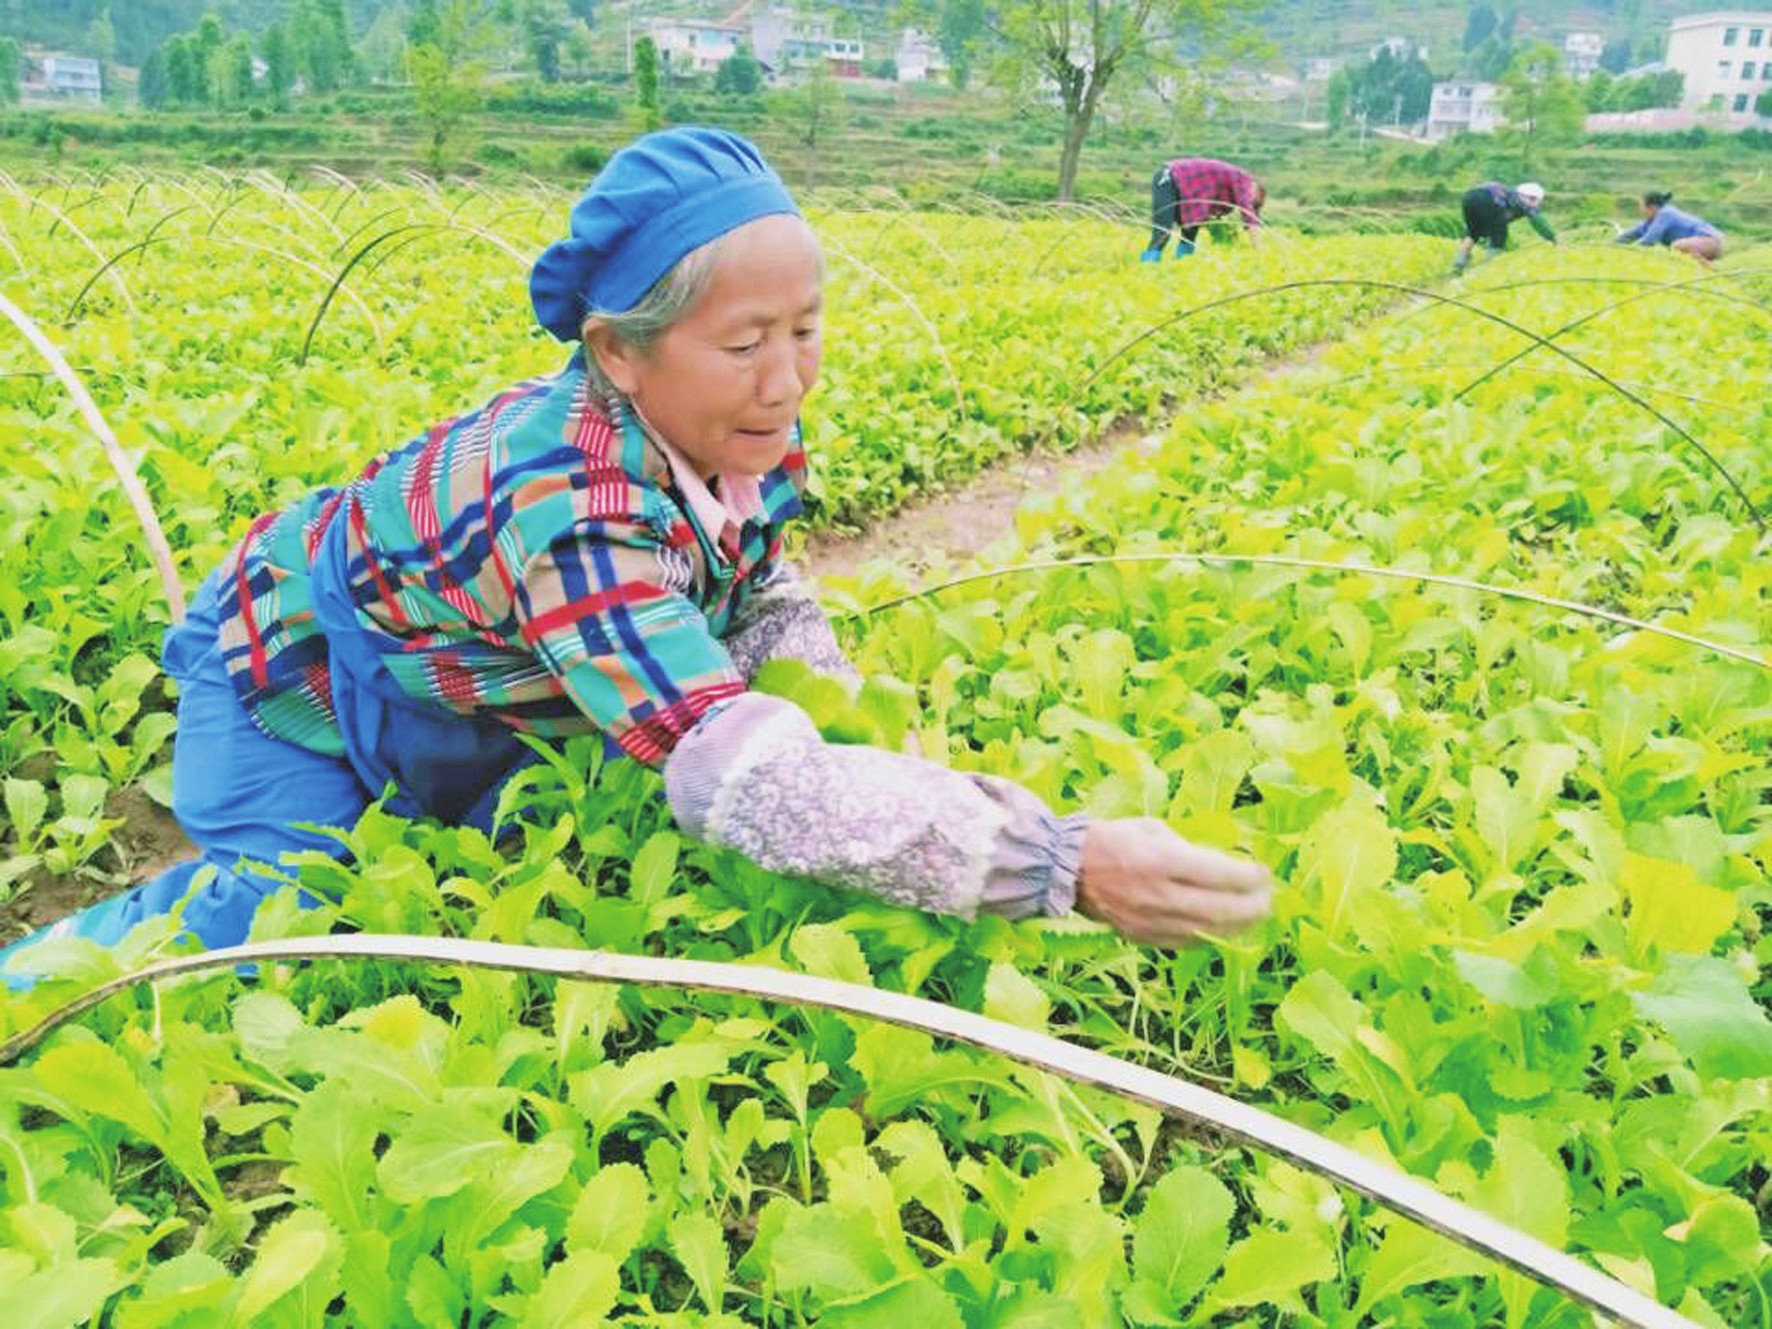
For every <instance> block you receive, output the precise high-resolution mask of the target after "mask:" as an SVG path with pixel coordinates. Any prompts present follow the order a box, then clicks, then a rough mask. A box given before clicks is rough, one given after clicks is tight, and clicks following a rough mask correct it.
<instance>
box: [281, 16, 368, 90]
mask: <svg viewBox="0 0 1772 1329" xmlns="http://www.w3.org/2000/svg"><path fill="white" fill-rule="evenodd" d="M289 31H290V35H291V38H292V39H293V41H294V45H295V53H296V64H297V65H298V67H299V68H300V69H301V74H302V78H303V79H304V80H306V82H307V85H308V87H309V89H310V90H312V91H314V92H331V91H333V90H334V89H335V88H340V87H343V86H344V85H345V83H347V82H348V81H349V80H350V75H351V67H352V63H353V62H352V55H351V35H350V27H349V25H348V24H347V23H346V22H345V17H344V5H343V0H295V7H294V8H293V9H292V10H291V11H290V15H289Z"/></svg>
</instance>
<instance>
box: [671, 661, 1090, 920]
mask: <svg viewBox="0 0 1772 1329" xmlns="http://www.w3.org/2000/svg"><path fill="white" fill-rule="evenodd" d="M665 791H666V794H667V795H668V797H669V799H670V805H671V811H672V812H673V813H674V814H675V816H676V819H677V823H678V824H679V825H680V826H682V828H683V829H684V830H685V831H687V832H688V833H690V834H691V835H694V836H696V837H697V838H699V839H702V840H706V841H709V842H710V843H713V844H718V845H724V846H727V847H728V848H732V849H736V850H737V851H738V852H740V853H742V854H744V855H745V856H746V857H747V858H750V859H752V860H753V861H755V862H757V863H759V864H761V865H762V866H764V867H766V868H769V869H771V870H772V871H776V872H786V873H792V874H794V875H797V876H806V877H815V878H818V879H820V880H823V881H828V882H831V883H833V884H836V885H840V886H846V887H849V888H850V889H853V890H860V891H866V892H868V893H870V894H872V895H876V896H879V897H880V898H881V899H883V900H887V901H889V902H891V903H893V904H899V905H906V906H910V907H913V908H917V909H928V910H933V911H935V912H937V913H944V914H958V915H960V916H961V917H965V918H971V917H973V916H974V915H975V914H977V913H978V912H979V911H981V910H982V911H984V912H987V913H996V914H1002V915H1004V916H1006V917H1009V918H1024V917H1027V916H1029V915H1032V914H1063V913H1067V912H1069V910H1070V909H1071V907H1072V905H1073V904H1074V903H1075V900H1076V890H1077V871H1078V866H1079V864H1080V862H1081V859H1082V848H1083V833H1084V831H1085V829H1086V828H1087V825H1088V818H1087V817H1085V816H1068V817H1060V816H1057V815H1056V814H1054V813H1053V812H1052V811H1051V809H1049V808H1048V807H1046V805H1045V804H1044V803H1043V802H1041V800H1040V799H1039V798H1037V797H1036V796H1035V795H1034V794H1032V793H1031V792H1029V791H1028V790H1026V789H1024V788H1022V787H1021V786H1020V785H1018V784H1015V783H1013V782H1012V781H1009V780H1002V779H998V778H996V777H993V776H986V775H969V774H966V773H964V772H961V771H954V770H950V769H948V768H947V767H945V766H941V765H938V764H936V763H934V762H929V761H924V760H922V759H920V758H917V757H909V756H904V755H901V754H899V753H895V752H887V751H885V750H883V749H880V748H869V747H851V746H846V745H841V744H831V743H826V742H825V741H824V740H823V739H822V738H821V737H820V736H819V734H818V731H817V730H816V729H815V728H814V727H813V725H812V721H811V720H810V719H808V718H807V716H806V714H805V713H804V712H803V711H801V710H800V709H799V708H798V707H797V706H795V705H793V704H792V703H791V702H787V701H783V700H781V699H780V698H777V697H769V696H764V695H763V694H761V693H755V692H752V693H746V694H745V695H744V696H742V697H740V698H738V699H737V700H735V701H733V702H731V703H729V704H727V705H726V706H723V707H722V708H720V709H719V710H718V711H716V712H715V713H713V714H711V715H710V716H708V717H707V718H705V719H704V720H702V721H701V723H699V724H698V725H697V726H696V727H695V729H694V730H693V731H692V732H691V733H689V734H688V735H687V736H686V737H684V738H683V740H682V741H681V742H679V743H678V745H677V747H676V749H675V751H673V752H672V753H671V756H670V758H669V759H668V760H667V761H666V763H665Z"/></svg>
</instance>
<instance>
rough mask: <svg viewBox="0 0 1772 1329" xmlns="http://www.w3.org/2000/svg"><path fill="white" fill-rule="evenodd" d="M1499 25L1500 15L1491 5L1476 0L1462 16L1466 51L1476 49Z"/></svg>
mask: <svg viewBox="0 0 1772 1329" xmlns="http://www.w3.org/2000/svg"><path fill="white" fill-rule="evenodd" d="M1500 26H1501V15H1500V14H1497V13H1496V12H1495V10H1494V8H1493V7H1492V6H1490V5H1488V4H1486V3H1484V0H1477V3H1476V4H1474V5H1472V6H1471V7H1470V10H1469V12H1467V13H1466V14H1465V16H1464V49H1465V50H1466V51H1474V50H1476V49H1477V47H1479V46H1481V45H1482V44H1483V43H1484V42H1486V41H1488V40H1489V38H1490V36H1491V35H1493V34H1494V32H1495V29H1496V28H1498V27H1500Z"/></svg>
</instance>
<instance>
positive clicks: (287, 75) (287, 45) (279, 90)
mask: <svg viewBox="0 0 1772 1329" xmlns="http://www.w3.org/2000/svg"><path fill="white" fill-rule="evenodd" d="M259 49H260V51H261V52H262V53H263V55H264V58H265V91H266V92H267V93H269V94H270V97H271V104H272V105H273V106H275V107H276V108H277V109H278V110H282V109H283V108H284V107H285V106H287V105H288V104H289V93H290V90H291V89H293V88H294V87H295V75H296V67H295V43H294V42H292V41H291V40H290V39H289V30H288V29H287V28H285V27H284V26H283V25H282V24H281V23H273V24H271V26H270V27H268V28H266V29H265V35H264V42H263V44H262V46H261V47H260V48H259Z"/></svg>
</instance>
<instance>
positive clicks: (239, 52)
mask: <svg viewBox="0 0 1772 1329" xmlns="http://www.w3.org/2000/svg"><path fill="white" fill-rule="evenodd" d="M209 98H210V101H211V102H212V103H213V104H214V105H215V106H216V107H217V108H218V109H220V110H230V109H232V108H234V107H237V106H244V105H245V104H246V103H247V102H249V101H251V100H252V38H250V37H248V36H247V35H246V34H245V33H244V32H237V33H235V34H234V35H233V36H232V37H230V38H228V40H227V41H226V42H224V43H223V44H222V45H221V47H220V48H219V49H218V50H217V51H216V53H215V54H214V55H213V56H212V57H211V58H210V68H209Z"/></svg>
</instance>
